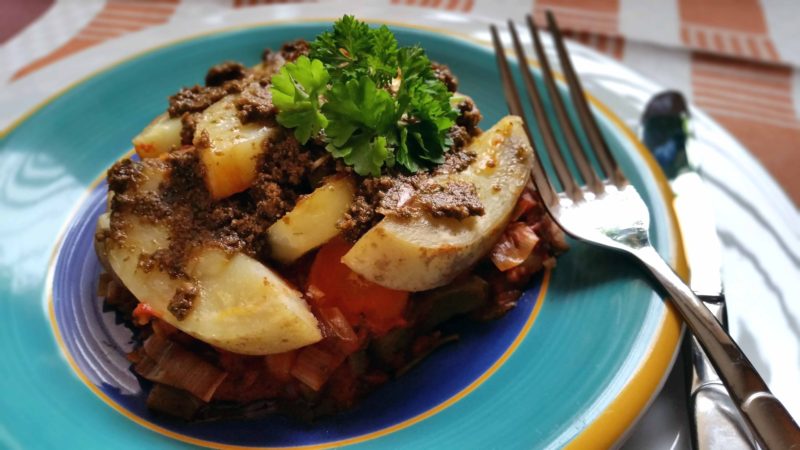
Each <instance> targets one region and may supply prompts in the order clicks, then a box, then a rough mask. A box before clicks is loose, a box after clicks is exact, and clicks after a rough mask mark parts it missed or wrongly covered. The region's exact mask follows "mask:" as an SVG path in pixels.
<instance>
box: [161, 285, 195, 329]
mask: <svg viewBox="0 0 800 450" xmlns="http://www.w3.org/2000/svg"><path fill="white" fill-rule="evenodd" d="M197 294H198V292H197V287H196V286H195V285H193V284H190V283H187V284H185V285H183V286H181V287H179V288H178V289H176V290H175V295H173V296H172V300H170V302H169V305H168V306H167V310H168V311H169V312H171V313H172V315H173V316H175V318H176V319H178V320H183V319H185V318H186V316H188V315H189V313H190V312H191V311H192V307H193V306H194V300H195V298H197Z"/></svg>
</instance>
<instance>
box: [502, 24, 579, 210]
mask: <svg viewBox="0 0 800 450" xmlns="http://www.w3.org/2000/svg"><path fill="white" fill-rule="evenodd" d="M508 29H509V30H510V31H511V39H512V41H513V42H514V51H515V52H516V54H517V60H518V61H520V71H521V72H522V79H523V81H524V82H525V90H526V91H527V92H528V100H530V102H531V105H532V106H533V114H534V116H535V117H536V124H537V125H538V126H539V130H541V132H542V139H543V140H544V146H545V148H546V149H547V153H548V154H549V155H550V160H551V161H552V162H553V167H554V168H555V169H556V175H557V176H558V179H559V181H561V185H562V186H564V190H565V191H566V192H567V195H569V197H570V198H572V199H573V200H577V199H579V198H581V197H582V196H583V193H582V192H581V190H580V187H579V186H578V184H577V183H576V182H575V178H573V177H572V174H570V172H569V168H568V167H567V163H566V161H564V156H563V155H562V154H561V151H560V150H559V149H558V143H557V142H556V138H555V135H554V134H553V127H552V126H551V125H550V120H549V119H548V118H547V113H546V112H545V110H544V105H543V104H542V98H541V96H540V94H539V90H538V89H537V88H536V83H535V82H534V81H533V76H532V75H531V71H530V68H529V67H528V65H527V64H526V63H525V61H527V60H528V58H527V57H526V55H525V50H524V49H523V48H522V44H521V43H520V40H519V35H518V34H517V28H516V27H515V26H514V22H512V21H510V20H509V21H508Z"/></svg>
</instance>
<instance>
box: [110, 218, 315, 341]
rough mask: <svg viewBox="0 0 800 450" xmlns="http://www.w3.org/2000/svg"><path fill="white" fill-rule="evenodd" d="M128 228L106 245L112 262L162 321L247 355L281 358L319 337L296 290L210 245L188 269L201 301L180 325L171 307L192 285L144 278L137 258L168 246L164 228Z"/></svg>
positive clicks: (131, 222) (152, 275) (153, 275)
mask: <svg viewBox="0 0 800 450" xmlns="http://www.w3.org/2000/svg"><path fill="white" fill-rule="evenodd" d="M124 222H125V234H126V237H125V240H124V242H115V241H111V240H108V241H107V242H106V254H107V258H108V263H109V265H110V267H111V268H112V270H113V271H114V273H115V274H116V276H117V277H118V278H119V279H120V281H122V283H123V284H124V285H125V287H127V288H128V290H130V291H131V293H132V294H133V295H134V296H135V297H136V298H137V299H139V301H140V302H142V303H145V304H147V305H148V306H150V307H151V308H152V309H153V311H154V312H155V313H156V314H157V315H158V317H160V318H161V319H162V320H165V321H166V322H168V323H170V324H172V325H174V326H175V327H176V328H178V329H179V330H181V331H184V332H186V333H188V334H190V335H192V336H194V337H196V338H197V339H200V340H201V341H203V342H207V343H209V344H211V345H214V346H217V347H220V348H223V349H225V350H229V351H231V352H235V353H242V354H248V355H266V354H272V353H282V352H286V351H289V350H294V349H296V348H300V347H304V346H306V345H309V344H313V343H314V342H317V341H319V340H320V339H322V335H321V334H320V331H319V328H318V326H317V324H318V322H317V319H316V318H315V317H314V315H313V314H311V312H310V311H309V310H308V306H307V305H306V303H305V301H304V300H303V297H302V295H301V294H300V293H299V292H297V291H296V290H294V289H293V288H292V287H290V286H289V285H288V284H287V283H286V282H285V281H283V280H282V279H281V278H280V277H279V276H278V275H277V274H275V273H274V272H272V271H271V270H269V269H268V268H267V267H265V266H264V265H263V264H261V263H260V262H258V261H256V260H255V259H253V258H250V257H249V256H246V255H244V254H242V253H237V254H234V255H228V254H226V253H225V252H223V251H222V250H219V249H216V248H212V247H208V248H202V249H200V250H198V251H197V252H196V253H195V254H194V255H193V257H192V259H191V263H190V264H189V267H187V270H186V271H187V273H188V275H189V276H190V277H192V278H193V279H194V280H195V286H196V288H197V297H196V298H195V299H194V306H193V308H192V310H191V312H189V314H188V315H187V316H186V318H185V319H184V320H178V319H177V318H175V316H174V315H173V314H172V313H171V312H169V310H168V309H167V308H168V306H169V303H170V301H171V300H172V298H173V296H174V295H175V293H176V291H177V290H178V289H180V288H182V287H184V286H185V285H186V284H187V281H186V280H182V279H173V278H170V276H169V275H168V274H167V273H165V272H162V271H160V270H158V269H157V268H154V269H152V270H150V271H149V272H145V271H144V270H143V269H142V268H141V267H139V264H138V262H139V256H140V255H142V254H151V253H152V252H154V251H156V250H158V249H161V248H166V247H167V246H168V245H169V234H168V232H167V230H166V229H165V228H164V227H163V226H160V225H157V224H152V223H149V222H145V221H142V220H139V219H138V218H136V217H126V218H124Z"/></svg>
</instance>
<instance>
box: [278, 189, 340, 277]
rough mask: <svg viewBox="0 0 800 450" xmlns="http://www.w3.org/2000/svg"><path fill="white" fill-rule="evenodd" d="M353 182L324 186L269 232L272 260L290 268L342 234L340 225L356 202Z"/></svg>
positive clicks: (299, 204)
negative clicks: (290, 265) (351, 205)
mask: <svg viewBox="0 0 800 450" xmlns="http://www.w3.org/2000/svg"><path fill="white" fill-rule="evenodd" d="M354 194H355V183H354V182H353V179H352V178H349V177H338V178H334V179H330V180H327V181H325V182H324V184H323V185H322V186H321V187H319V188H317V189H315V190H314V192H312V193H311V194H309V195H307V196H306V197H304V198H302V199H300V201H299V202H297V204H296V205H295V207H294V209H292V210H291V211H289V212H288V213H287V214H286V215H285V216H283V217H282V218H281V219H280V220H278V221H277V222H275V223H274V224H272V226H270V227H269V230H267V236H268V239H269V245H270V249H271V252H272V257H273V258H275V259H276V260H278V261H280V262H281V263H284V264H290V263H292V262H294V261H295V260H296V259H297V258H299V257H301V256H303V255H304V254H305V253H306V252H308V251H310V250H313V249H315V248H317V247H319V246H320V245H322V244H324V243H326V242H328V241H329V240H330V239H331V238H333V237H334V236H336V235H337V234H339V230H338V229H337V228H336V223H337V222H338V221H339V220H340V219H341V218H342V217H343V216H344V214H345V213H346V212H347V209H348V208H349V207H350V203H352V202H353V195H354Z"/></svg>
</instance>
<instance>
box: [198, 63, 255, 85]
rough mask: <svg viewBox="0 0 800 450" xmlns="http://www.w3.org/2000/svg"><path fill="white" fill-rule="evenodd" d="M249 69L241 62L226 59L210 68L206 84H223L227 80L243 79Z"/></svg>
mask: <svg viewBox="0 0 800 450" xmlns="http://www.w3.org/2000/svg"><path fill="white" fill-rule="evenodd" d="M248 72H249V70H248V69H247V67H245V66H243V65H242V64H241V63H238V62H235V61H226V62H224V63H222V64H217V65H216V66H214V67H212V68H210V69H208V73H207V74H206V86H222V85H223V84H225V82H226V81H231V80H241V79H242V78H244V77H245V76H246V75H247V73H248Z"/></svg>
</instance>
